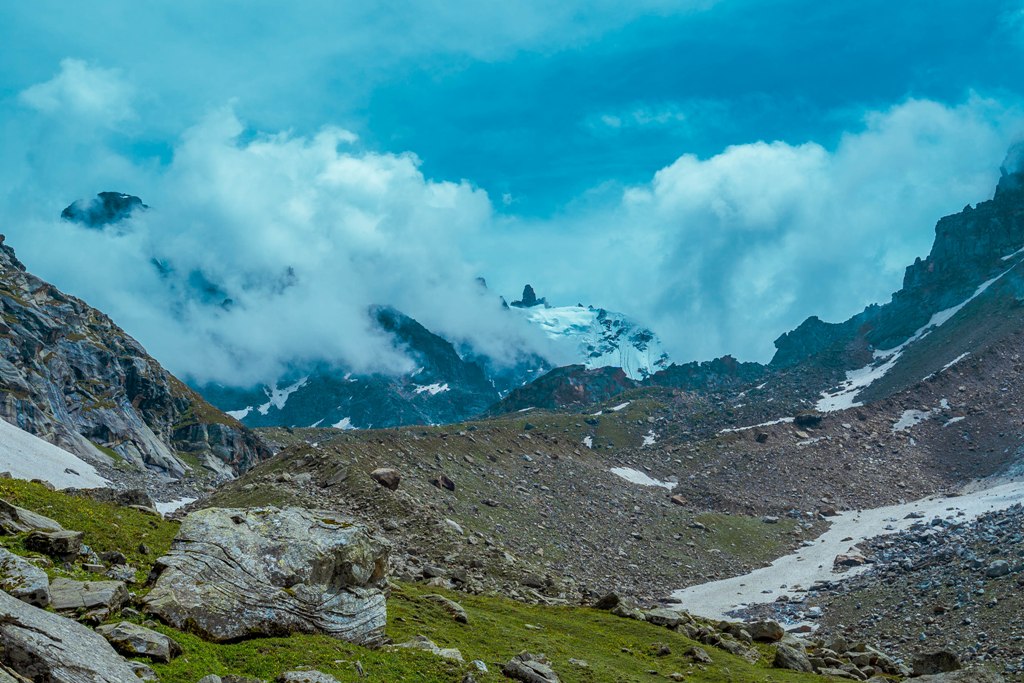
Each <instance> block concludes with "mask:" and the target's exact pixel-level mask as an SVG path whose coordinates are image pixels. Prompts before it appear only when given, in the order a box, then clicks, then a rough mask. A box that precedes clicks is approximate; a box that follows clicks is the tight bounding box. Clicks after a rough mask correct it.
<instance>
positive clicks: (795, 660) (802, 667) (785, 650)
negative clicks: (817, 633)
mask: <svg viewBox="0 0 1024 683" xmlns="http://www.w3.org/2000/svg"><path fill="white" fill-rule="evenodd" d="M772 666H773V667H775V668H776V669H789V670H790V671H806V672H807V673H811V672H812V671H814V668H813V667H812V666H811V661H810V660H809V659H808V658H807V655H805V654H804V653H803V652H801V651H800V650H798V649H797V648H795V647H790V646H789V645H782V644H781V643H780V644H779V645H778V646H777V647H776V649H775V659H774V660H773V661H772Z"/></svg>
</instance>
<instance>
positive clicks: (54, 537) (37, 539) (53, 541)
mask: <svg viewBox="0 0 1024 683" xmlns="http://www.w3.org/2000/svg"><path fill="white" fill-rule="evenodd" d="M83 536H84V534H83V533H82V532H81V531H33V532H32V533H30V534H29V535H28V537H27V538H26V539H25V547H26V548H28V549H29V550H34V551H36V552H38V553H43V554H44V555H49V556H51V557H56V558H59V559H71V558H74V557H77V556H78V553H79V551H81V550H82V537H83Z"/></svg>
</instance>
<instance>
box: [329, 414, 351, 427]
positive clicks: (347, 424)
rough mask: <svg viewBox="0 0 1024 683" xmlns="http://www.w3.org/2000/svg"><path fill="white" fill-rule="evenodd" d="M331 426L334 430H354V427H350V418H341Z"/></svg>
mask: <svg viewBox="0 0 1024 683" xmlns="http://www.w3.org/2000/svg"><path fill="white" fill-rule="evenodd" d="M331 426H332V427H334V428H335V429H355V427H353V426H352V418H350V417H343V418H341V419H340V420H338V421H337V422H335V423H334V424H332V425H331Z"/></svg>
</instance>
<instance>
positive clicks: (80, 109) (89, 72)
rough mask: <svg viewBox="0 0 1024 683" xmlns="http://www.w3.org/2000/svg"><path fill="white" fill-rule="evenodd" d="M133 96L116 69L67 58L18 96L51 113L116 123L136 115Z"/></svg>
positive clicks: (59, 115) (33, 106)
mask: <svg viewBox="0 0 1024 683" xmlns="http://www.w3.org/2000/svg"><path fill="white" fill-rule="evenodd" d="M132 96H133V91H132V88H131V87H130V86H129V85H128V84H127V83H126V82H125V81H124V80H123V79H122V77H121V74H120V72H119V71H117V70H116V69H103V68H100V67H96V66H89V65H88V64H86V63H85V62H84V61H82V60H80V59H64V60H62V61H61V63H60V72H59V73H58V74H57V75H56V76H54V77H53V78H52V79H50V80H49V81H46V82H45V83H38V84H36V85H33V86H31V87H29V88H27V89H25V90H23V91H22V92H21V94H20V95H19V99H20V100H21V102H22V103H23V104H26V105H28V106H30V107H32V108H33V109H36V110H38V111H40V112H43V113H44V114H49V115H51V116H56V117H60V118H65V119H67V118H72V117H74V118H83V117H84V118H86V119H89V120H90V121H93V122H100V123H103V124H106V125H114V124H117V123H120V122H121V121H125V120H127V119H131V118H134V117H135V111H134V109H133V108H132Z"/></svg>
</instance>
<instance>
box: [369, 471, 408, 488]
mask: <svg viewBox="0 0 1024 683" xmlns="http://www.w3.org/2000/svg"><path fill="white" fill-rule="evenodd" d="M370 477H372V478H373V480H374V481H375V482H377V483H378V484H380V485H381V486H383V487H384V488H386V489H388V490H390V491H397V490H398V485H399V484H400V483H401V482H402V474H401V473H400V472H399V471H398V470H396V469H394V468H393V467H378V468H377V469H375V470H374V471H372V472H370Z"/></svg>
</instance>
